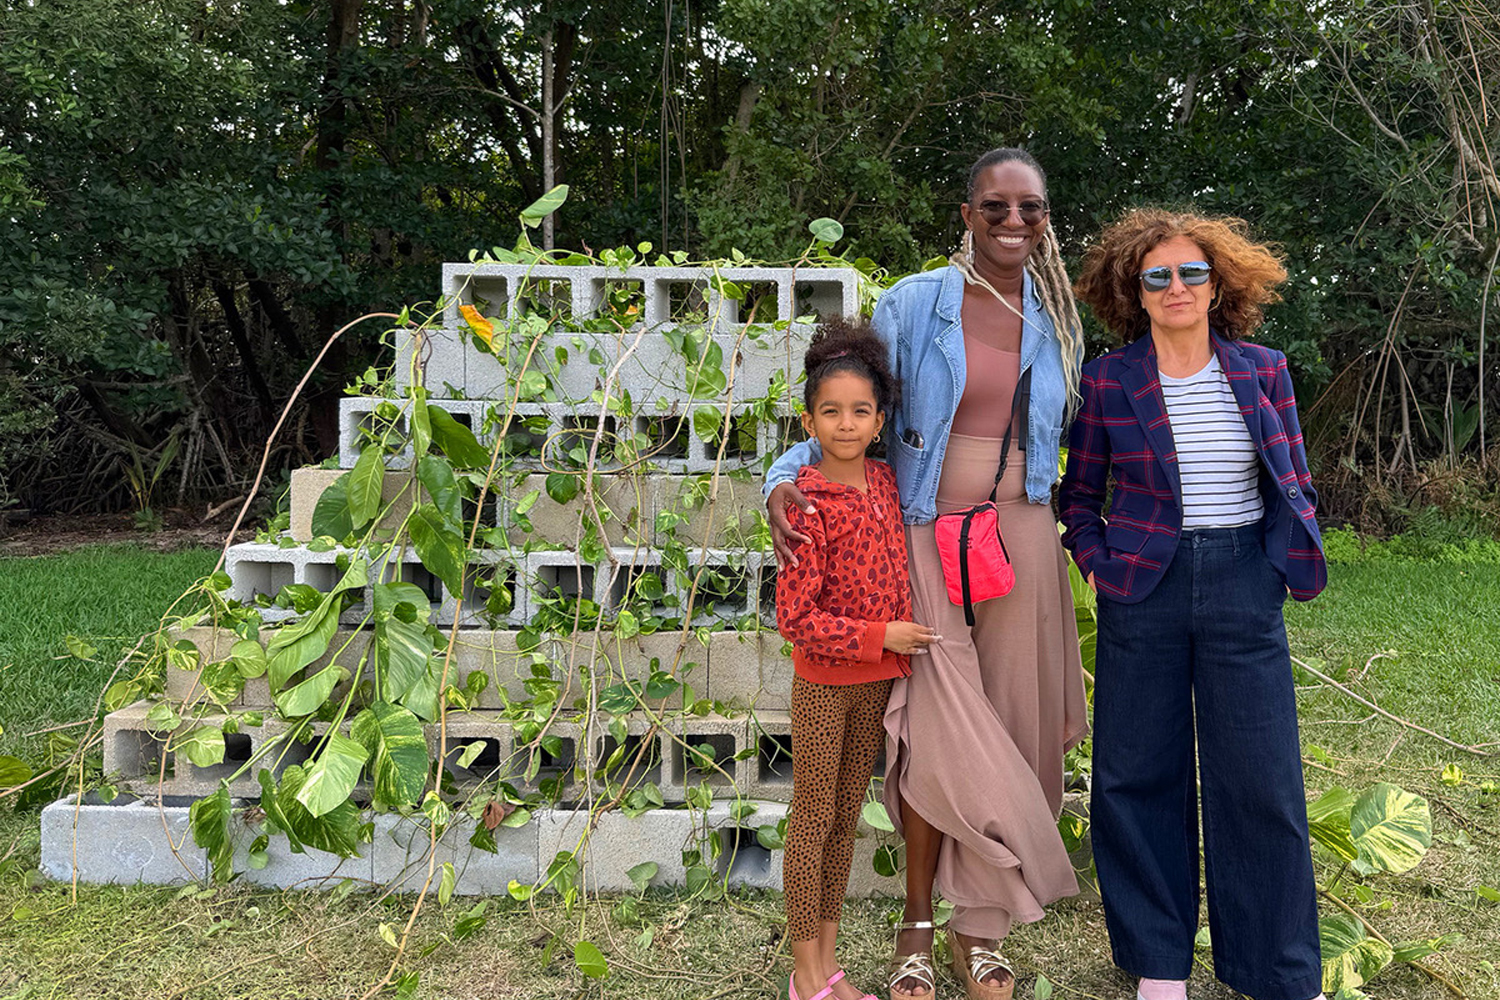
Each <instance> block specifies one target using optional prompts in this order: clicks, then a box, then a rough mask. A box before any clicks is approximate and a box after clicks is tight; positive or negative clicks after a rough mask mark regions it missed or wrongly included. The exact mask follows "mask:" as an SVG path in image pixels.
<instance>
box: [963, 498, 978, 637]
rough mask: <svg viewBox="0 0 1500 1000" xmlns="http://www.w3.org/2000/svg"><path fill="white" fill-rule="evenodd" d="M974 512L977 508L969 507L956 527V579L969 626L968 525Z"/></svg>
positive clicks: (971, 624)
mask: <svg viewBox="0 0 1500 1000" xmlns="http://www.w3.org/2000/svg"><path fill="white" fill-rule="evenodd" d="M976 513H978V509H977V508H972V507H971V508H970V509H969V510H968V511H967V512H966V513H965V514H964V521H963V524H962V525H961V526H960V527H959V529H958V581H959V585H960V586H961V588H962V589H963V594H964V624H965V625H967V626H969V628H973V627H974V593H973V591H972V590H971V589H970V588H969V525H970V524H971V523H973V521H974V515H975V514H976Z"/></svg>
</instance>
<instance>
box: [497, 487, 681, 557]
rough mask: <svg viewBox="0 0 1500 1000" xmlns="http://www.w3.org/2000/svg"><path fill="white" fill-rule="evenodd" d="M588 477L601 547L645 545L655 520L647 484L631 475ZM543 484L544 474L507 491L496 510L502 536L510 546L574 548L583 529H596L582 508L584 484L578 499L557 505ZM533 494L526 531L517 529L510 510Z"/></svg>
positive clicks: (653, 507)
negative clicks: (532, 543)
mask: <svg viewBox="0 0 1500 1000" xmlns="http://www.w3.org/2000/svg"><path fill="white" fill-rule="evenodd" d="M592 478H593V482H592V488H593V494H594V502H595V504H596V505H597V507H598V509H599V515H600V518H601V520H603V522H604V533H603V536H602V537H603V539H604V542H605V544H606V545H612V546H628V545H633V544H634V543H635V542H637V541H641V542H646V541H648V539H649V537H650V532H651V525H652V522H653V521H654V519H655V517H656V509H655V506H654V504H653V501H654V499H655V494H654V492H653V491H652V489H651V487H650V480H649V479H648V478H647V477H646V476H643V475H640V474H631V473H622V474H619V475H614V474H610V473H595V475H594V476H593V477H592ZM546 483H547V477H546V476H545V475H533V476H527V477H526V478H525V479H524V480H523V481H522V482H521V484H520V485H519V486H517V487H515V488H514V489H508V490H506V495H505V496H503V497H502V498H501V499H500V502H499V504H498V506H497V513H498V523H499V526H500V527H502V528H504V529H505V530H506V538H507V539H508V540H509V542H510V544H512V545H523V544H525V543H526V541H527V540H528V539H530V540H532V541H535V542H545V543H547V544H549V545H562V546H566V547H567V548H569V549H572V548H576V547H577V545H578V542H579V539H580V538H581V537H582V536H583V533H584V531H585V530H586V529H587V528H588V527H590V526H595V522H594V518H593V516H592V515H590V514H589V513H588V510H587V508H586V507H585V506H584V489H583V486H584V485H585V484H580V489H579V493H578V496H577V497H575V498H574V499H572V500H570V501H569V502H568V503H566V504H560V503H558V502H557V501H556V500H553V499H552V497H551V496H550V495H549V494H548V493H547V488H546ZM533 492H539V494H540V495H539V496H538V497H537V499H536V500H535V502H533V503H532V505H531V508H530V509H529V510H528V511H527V512H526V515H525V517H526V520H527V521H529V522H530V524H531V531H530V532H529V533H528V532H526V531H524V530H522V528H521V527H520V526H519V524H518V523H517V521H516V515H515V513H514V512H515V509H516V506H517V505H518V504H519V503H520V502H521V501H522V500H523V499H525V498H526V497H528V496H530V495H531V494H532V493H533Z"/></svg>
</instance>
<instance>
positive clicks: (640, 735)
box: [580, 715, 668, 797]
mask: <svg viewBox="0 0 1500 1000" xmlns="http://www.w3.org/2000/svg"><path fill="white" fill-rule="evenodd" d="M667 743H668V739H667V737H666V736H665V735H664V734H663V733H662V732H661V730H660V729H659V728H658V727H657V726H656V725H655V724H654V723H653V722H652V721H651V719H649V718H646V717H644V716H640V715H637V716H633V717H631V718H628V719H626V720H625V739H624V740H622V741H617V740H616V739H615V737H614V736H613V735H612V734H611V733H609V732H608V731H607V730H605V729H604V727H602V726H601V727H598V729H596V730H594V731H591V732H590V733H589V739H588V749H589V756H588V758H587V759H586V760H584V761H581V762H580V763H581V764H582V766H583V768H584V770H585V771H586V772H587V773H588V777H589V787H590V788H592V789H593V790H594V793H595V794H597V795H603V796H609V797H613V796H614V795H616V794H618V793H619V792H620V791H621V789H622V788H624V787H629V788H634V787H637V786H639V785H642V784H645V783H649V784H653V785H656V786H657V787H658V788H660V787H661V783H662V779H663V777H664V776H665V773H666V759H667ZM616 753H618V754H619V755H620V756H619V759H618V760H614V757H615V754H616ZM612 760H613V761H614V763H613V764H611V761H612Z"/></svg>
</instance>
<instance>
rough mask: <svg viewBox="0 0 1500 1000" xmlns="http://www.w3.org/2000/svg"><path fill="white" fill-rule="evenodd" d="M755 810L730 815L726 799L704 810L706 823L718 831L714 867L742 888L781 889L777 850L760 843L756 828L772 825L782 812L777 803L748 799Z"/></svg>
mask: <svg viewBox="0 0 1500 1000" xmlns="http://www.w3.org/2000/svg"><path fill="white" fill-rule="evenodd" d="M750 804H751V805H754V806H755V811H754V812H753V813H750V814H749V815H742V816H741V817H740V819H738V820H736V819H734V818H733V812H732V808H733V807H732V804H731V803H730V802H715V803H714V804H713V806H712V807H711V808H710V809H709V811H708V817H707V819H708V825H709V827H710V828H711V829H714V830H717V831H718V832H719V842H720V844H721V845H722V853H720V855H719V857H718V859H717V861H716V867H717V870H718V873H719V874H720V875H721V876H724V877H725V878H726V879H727V881H728V882H729V884H730V885H731V886H734V887H736V888H746V889H777V890H779V889H781V858H782V851H781V850H779V849H778V850H774V851H772V850H768V849H766V848H765V847H762V846H761V843H760V840H759V838H758V836H757V834H756V831H757V830H758V829H759V828H760V827H762V826H775V825H776V824H777V823H779V822H781V819H782V817H783V816H785V815H786V809H787V807H786V805H785V804H784V803H781V802H764V801H752V802H751V803H750Z"/></svg>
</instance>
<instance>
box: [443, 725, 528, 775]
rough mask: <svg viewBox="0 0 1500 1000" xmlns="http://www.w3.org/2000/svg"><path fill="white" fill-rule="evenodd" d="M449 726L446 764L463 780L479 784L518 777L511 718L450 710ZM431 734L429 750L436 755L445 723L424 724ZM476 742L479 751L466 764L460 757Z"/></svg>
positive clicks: (449, 769)
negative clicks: (514, 758)
mask: <svg viewBox="0 0 1500 1000" xmlns="http://www.w3.org/2000/svg"><path fill="white" fill-rule="evenodd" d="M444 724H445V725H446V727H447V754H446V755H445V757H444V763H443V766H444V768H445V769H446V770H447V771H448V773H449V774H451V775H452V776H453V778H454V780H455V781H457V782H459V783H460V784H478V783H480V782H484V781H492V780H495V779H500V780H515V779H516V778H517V777H518V774H517V771H518V768H517V767H516V765H515V761H514V760H513V756H512V755H513V752H514V751H513V746H512V742H513V738H512V732H511V729H512V727H511V723H510V720H508V719H504V718H502V717H501V716H500V715H499V714H498V713H492V712H485V711H478V712H449V713H448V714H447V716H445V718H444ZM424 729H425V731H426V734H427V752H428V754H429V755H431V756H433V757H436V756H437V754H438V747H439V738H440V737H441V736H442V735H443V727H442V726H440V725H439V724H437V723H432V724H430V725H427V726H425V727H424ZM472 743H480V744H482V745H483V749H481V750H480V751H479V754H478V756H476V757H475V758H474V759H473V760H472V761H470V762H469V764H468V765H466V766H460V764H459V759H460V758H461V757H462V756H463V754H464V751H465V750H466V748H467V747H468V746H469V745H470V744H472Z"/></svg>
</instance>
